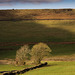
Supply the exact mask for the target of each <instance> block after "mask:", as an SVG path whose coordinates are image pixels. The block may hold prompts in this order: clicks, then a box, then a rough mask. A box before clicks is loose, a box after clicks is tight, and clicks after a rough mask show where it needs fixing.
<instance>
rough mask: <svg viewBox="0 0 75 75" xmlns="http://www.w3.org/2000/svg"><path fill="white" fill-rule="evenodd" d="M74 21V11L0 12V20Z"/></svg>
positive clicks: (28, 10) (27, 10) (29, 10)
mask: <svg viewBox="0 0 75 75" xmlns="http://www.w3.org/2000/svg"><path fill="white" fill-rule="evenodd" d="M27 19H75V9H25V10H17V9H15V10H14V9H12V10H0V20H27Z"/></svg>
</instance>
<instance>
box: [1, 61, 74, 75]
mask: <svg viewBox="0 0 75 75" xmlns="http://www.w3.org/2000/svg"><path fill="white" fill-rule="evenodd" d="M26 67H30V66H13V65H0V71H11V70H22V69H24V68H26ZM21 75H75V62H73V61H70V62H64V61H49V62H48V66H45V67H42V68H38V69H35V70H31V71H29V72H26V73H25V74H21Z"/></svg>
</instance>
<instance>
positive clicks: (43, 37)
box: [0, 20, 75, 59]
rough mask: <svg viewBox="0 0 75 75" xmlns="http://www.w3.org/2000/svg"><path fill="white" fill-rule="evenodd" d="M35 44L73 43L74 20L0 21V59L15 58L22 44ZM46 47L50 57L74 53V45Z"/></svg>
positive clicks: (51, 45)
mask: <svg viewBox="0 0 75 75" xmlns="http://www.w3.org/2000/svg"><path fill="white" fill-rule="evenodd" d="M35 42H75V20H40V21H38V20H33V21H32V20H31V21H0V59H4V58H15V54H16V50H17V49H18V48H19V47H20V46H21V44H22V43H27V44H29V43H35ZM18 44H20V45H19V46H18ZM48 45H49V46H50V47H51V49H52V55H71V54H74V53H75V44H56V43H54V44H53V43H49V44H48Z"/></svg>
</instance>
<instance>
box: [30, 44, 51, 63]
mask: <svg viewBox="0 0 75 75" xmlns="http://www.w3.org/2000/svg"><path fill="white" fill-rule="evenodd" d="M50 52H51V49H50V48H49V47H48V45H47V44H45V43H38V44H36V45H34V46H33V47H32V51H31V55H32V57H33V58H34V63H35V64H40V63H41V60H42V59H43V58H44V57H45V56H48V55H49V54H50Z"/></svg>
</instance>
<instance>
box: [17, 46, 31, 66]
mask: <svg viewBox="0 0 75 75" xmlns="http://www.w3.org/2000/svg"><path fill="white" fill-rule="evenodd" d="M29 53H30V49H29V46H28V45H24V46H22V47H21V48H20V49H19V50H17V52H16V64H17V65H25V63H26V62H25V61H26V60H28V59H29Z"/></svg>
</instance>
